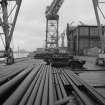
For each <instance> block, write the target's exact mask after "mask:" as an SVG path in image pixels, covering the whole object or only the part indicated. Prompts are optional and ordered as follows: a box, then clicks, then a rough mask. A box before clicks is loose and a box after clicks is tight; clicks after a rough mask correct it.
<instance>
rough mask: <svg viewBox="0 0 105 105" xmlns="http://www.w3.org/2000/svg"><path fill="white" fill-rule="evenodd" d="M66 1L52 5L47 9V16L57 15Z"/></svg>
mask: <svg viewBox="0 0 105 105" xmlns="http://www.w3.org/2000/svg"><path fill="white" fill-rule="evenodd" d="M63 2H64V0H54V1H53V2H52V4H51V5H50V6H49V7H47V10H46V15H56V14H57V13H58V11H59V9H60V7H61V5H62V4H63Z"/></svg>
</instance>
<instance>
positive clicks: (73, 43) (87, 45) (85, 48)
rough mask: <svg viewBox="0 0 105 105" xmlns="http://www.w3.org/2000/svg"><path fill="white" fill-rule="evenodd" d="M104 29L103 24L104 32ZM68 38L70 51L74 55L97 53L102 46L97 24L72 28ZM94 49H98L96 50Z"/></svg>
mask: <svg viewBox="0 0 105 105" xmlns="http://www.w3.org/2000/svg"><path fill="white" fill-rule="evenodd" d="M104 29H105V27H104V26H103V28H102V32H104ZM67 40H68V44H67V45H68V51H69V52H70V53H71V54H73V55H97V54H98V49H100V48H101V42H100V37H99V30H98V27H97V26H89V25H83V26H77V27H75V28H70V29H69V33H68V34H67ZM90 49H91V50H90ZM92 49H93V50H94V49H96V52H95V51H92ZM94 52H95V53H94Z"/></svg>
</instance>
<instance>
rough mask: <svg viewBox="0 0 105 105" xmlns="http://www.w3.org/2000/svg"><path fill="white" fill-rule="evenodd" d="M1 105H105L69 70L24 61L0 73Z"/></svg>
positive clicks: (102, 99) (37, 62) (35, 61)
mask: <svg viewBox="0 0 105 105" xmlns="http://www.w3.org/2000/svg"><path fill="white" fill-rule="evenodd" d="M0 105H105V98H104V97H103V96H102V95H100V94H99V93H98V92H97V91H96V90H95V89H94V88H93V87H91V86H89V85H88V84H87V83H85V82H84V81H83V80H81V79H80V78H79V77H78V76H77V75H76V74H74V72H72V71H71V70H66V69H64V68H52V67H51V66H48V65H45V64H44V63H42V61H40V60H39V61H38V60H32V59H27V60H26V59H25V60H22V62H17V63H16V64H14V65H12V66H8V67H7V66H6V67H4V68H3V69H1V70H0Z"/></svg>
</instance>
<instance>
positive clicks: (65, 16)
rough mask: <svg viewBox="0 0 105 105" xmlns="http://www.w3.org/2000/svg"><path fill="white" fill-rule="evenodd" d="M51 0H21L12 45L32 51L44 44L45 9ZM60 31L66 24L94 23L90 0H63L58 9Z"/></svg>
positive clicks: (15, 47)
mask: <svg viewBox="0 0 105 105" xmlns="http://www.w3.org/2000/svg"><path fill="white" fill-rule="evenodd" d="M52 1H53V0H23V1H22V5H21V10H20V13H19V17H18V20H17V24H16V28H15V32H14V37H13V42H12V46H14V49H17V47H20V48H21V49H27V50H29V51H34V50H35V49H36V48H39V47H44V45H45V34H46V33H45V30H46V28H45V25H46V18H45V9H46V6H48V5H50V4H51V2H52ZM59 16H60V21H59V22H60V23H59V26H60V32H61V31H63V30H64V29H65V28H66V24H67V22H68V23H71V22H72V21H75V23H74V25H76V24H79V23H78V21H82V22H83V23H84V24H90V25H94V24H96V20H95V15H94V10H93V4H92V0H65V1H64V3H63V5H62V7H61V9H60V11H59Z"/></svg>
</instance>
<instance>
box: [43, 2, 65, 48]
mask: <svg viewBox="0 0 105 105" xmlns="http://www.w3.org/2000/svg"><path fill="white" fill-rule="evenodd" d="M63 2H64V0H53V2H52V3H51V5H50V6H48V7H47V9H46V12H45V13H46V20H47V22H46V49H49V48H54V49H57V48H58V21H59V16H58V14H57V13H58V11H59V9H60V8H61V5H62V4H63Z"/></svg>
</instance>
